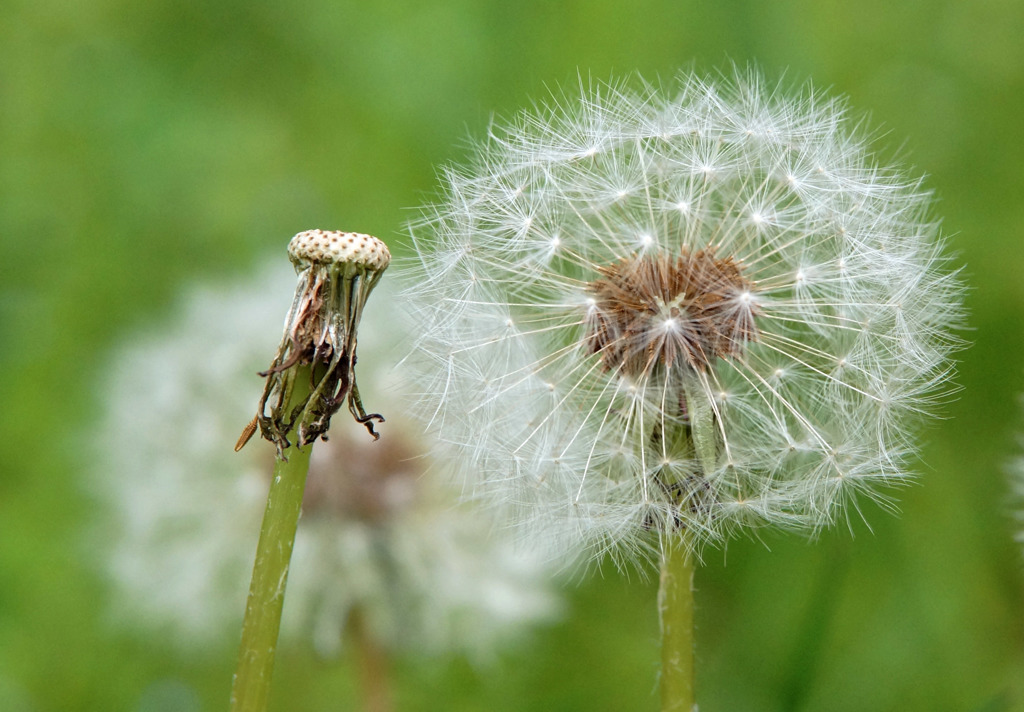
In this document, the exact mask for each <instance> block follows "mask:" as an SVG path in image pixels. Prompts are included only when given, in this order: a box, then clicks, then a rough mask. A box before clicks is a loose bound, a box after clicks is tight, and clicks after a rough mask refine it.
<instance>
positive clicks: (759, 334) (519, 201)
mask: <svg viewBox="0 0 1024 712" xmlns="http://www.w3.org/2000/svg"><path fill="white" fill-rule="evenodd" d="M446 175H447V183H446V185H445V187H444V190H445V199H444V200H443V201H441V202H440V203H439V204H437V205H434V206H432V207H430V208H428V209H427V210H426V211H425V212H424V216H423V218H422V220H420V221H419V222H416V223H414V224H413V225H412V226H411V227H410V230H411V234H412V239H413V241H414V243H415V246H416V248H417V250H418V257H417V258H416V260H415V264H414V265H413V266H412V269H411V271H412V275H411V276H410V277H408V278H407V279H408V283H409V285H410V286H409V287H408V289H407V290H406V297H407V301H408V303H409V305H410V308H411V310H412V317H413V319H412V322H413V326H412V327H411V328H412V330H413V331H414V333H415V334H416V336H417V340H418V341H417V346H416V351H415V355H414V359H413V361H416V362H418V363H419V364H420V366H421V368H422V371H423V373H424V375H425V378H426V382H427V383H428V384H429V385H430V387H428V388H427V390H426V391H425V393H424V395H423V398H422V403H421V405H422V411H423V412H424V413H425V415H426V419H427V420H428V421H429V423H430V429H431V431H432V432H433V433H434V434H435V435H436V437H437V438H439V439H441V440H443V441H446V442H448V443H450V444H452V445H454V446H456V447H458V448H461V449H462V451H463V455H464V457H466V459H467V461H468V462H469V463H470V465H469V466H467V468H466V473H467V474H466V479H467V482H468V483H469V485H468V486H469V488H470V491H471V492H472V493H473V494H475V495H479V496H482V497H485V498H491V499H494V500H495V501H497V502H502V503H511V504H512V505H513V506H514V507H515V509H516V511H517V513H518V516H519V517H520V519H521V520H522V521H523V522H524V523H525V526H524V529H525V528H534V529H542V530H544V531H548V532H552V533H553V536H565V537H568V538H571V539H574V540H576V541H580V542H582V543H584V544H587V545H589V546H591V547H592V548H593V550H594V551H597V552H603V551H613V552H630V551H639V550H644V549H645V548H646V547H647V546H648V545H649V544H650V543H651V541H652V540H654V541H656V537H652V536H650V534H651V532H655V533H657V532H662V533H664V532H666V531H679V530H684V529H685V530H687V531H688V532H689V533H690V537H689V538H690V540H691V541H693V542H694V545H695V546H701V545H704V544H707V543H716V542H721V541H723V540H725V539H727V538H728V537H730V536H732V535H734V534H737V533H739V532H742V531H745V530H749V529H750V528H753V527H758V526H764V525H779V526H782V527H785V528H788V529H806V530H811V531H814V530H817V529H819V528H821V527H824V526H828V525H830V524H832V523H833V522H835V521H837V520H838V519H841V518H843V517H845V516H848V513H849V511H850V507H851V506H852V507H857V506H858V502H859V501H861V499H862V496H864V495H866V496H867V497H869V498H873V499H875V500H877V501H879V502H881V503H883V504H885V503H887V502H888V496H887V495H886V494H885V491H884V490H885V486H886V485H891V484H893V483H899V482H901V481H904V480H905V479H906V478H907V477H908V476H909V473H908V470H907V459H908V457H909V456H910V455H911V454H912V453H913V452H914V438H913V433H914V428H913V421H916V420H917V418H916V416H918V415H921V414H923V413H927V412H929V411H931V410H932V409H933V406H934V405H935V404H936V403H937V402H938V401H939V400H941V397H942V394H943V393H948V391H949V388H950V387H949V378H950V360H949V358H950V354H951V352H952V351H953V350H954V349H955V348H957V347H958V346H959V340H958V339H957V338H956V337H955V336H954V335H953V332H954V331H955V330H956V329H957V328H958V327H959V326H960V324H961V321H962V312H961V292H962V286H961V284H960V282H959V280H958V279H957V277H956V274H955V271H953V270H950V269H949V268H948V266H947V258H946V257H945V256H944V251H943V250H944V248H943V244H942V239H941V238H940V236H939V232H938V227H937V224H936V222H935V221H934V220H932V219H930V217H929V195H928V193H927V192H926V191H924V190H923V189H922V188H921V185H920V182H919V180H917V179H914V178H909V177H907V176H905V175H903V174H902V173H901V172H899V171H898V170H896V169H893V168H888V167H884V166H881V165H879V164H877V163H876V161H875V158H874V157H873V155H872V153H871V152H870V150H869V146H868V142H867V138H866V137H865V136H864V135H863V133H862V131H861V127H860V126H859V125H858V124H857V122H856V121H854V120H851V119H850V118H849V117H848V116H847V111H846V108H845V104H844V103H843V102H842V101H840V100H835V99H826V98H822V96H821V95H820V94H819V93H818V92H814V91H811V90H810V89H808V90H806V91H804V92H802V93H799V94H797V95H796V96H787V95H786V94H785V93H784V92H782V91H780V90H778V89H772V88H771V87H769V86H766V85H765V83H764V81H763V80H762V79H761V78H760V77H759V76H758V75H757V74H756V73H754V72H749V73H745V74H744V73H739V72H738V73H737V74H736V75H735V76H734V77H732V78H728V79H724V80H722V81H719V82H713V81H708V80H705V79H701V78H698V77H695V76H692V75H689V74H684V75H681V76H680V78H679V81H678V82H677V83H676V84H674V85H673V86H671V87H664V88H663V87H653V86H648V85H644V86H641V87H640V88H639V89H632V88H629V87H628V86H627V85H626V84H612V85H600V86H591V87H589V88H588V87H582V88H581V95H580V96H578V97H563V98H561V99H558V100H556V101H555V103H554V104H553V105H552V106H549V107H547V108H546V109H544V110H543V111H541V112H536V111H535V112H533V113H524V114H522V115H520V116H519V117H517V118H515V119H514V120H512V121H511V122H510V123H509V125H508V127H507V128H506V129H504V130H501V129H498V128H493V127H492V130H491V133H490V136H489V138H488V139H487V140H486V141H485V142H484V143H483V144H482V145H481V146H480V147H479V152H478V155H477V157H476V160H475V162H474V163H473V164H472V166H471V167H470V168H467V169H464V170H460V169H452V170H449V171H448V172H447V174H446ZM507 185H515V186H517V192H516V193H515V194H510V193H509V192H508V191H507V190H505V189H504V186H507ZM523 211H528V213H529V215H530V216H531V217H532V223H531V225H530V226H528V227H527V228H526V229H525V230H524V229H521V227H522V226H521V225H519V226H517V225H513V224H510V223H509V216H515V215H519V214H521V213H522V212H523ZM555 232H557V234H558V235H559V239H560V244H559V248H558V250H557V251H552V250H551V240H550V235H551V234H553V233H555ZM407 271H409V270H407ZM469 275H472V276H473V279H472V280H471V279H469V278H468V277H469ZM506 320H509V323H510V324H512V325H514V326H508V327H506V328H495V326H494V325H495V324H498V323H500V324H505V323H506ZM543 384H553V388H544V387H541V386H542V385H543ZM695 423H703V424H710V425H711V426H712V427H711V428H705V430H706V431H707V432H706V434H705V435H704V436H698V435H696V434H695V433H696V431H697V430H698V429H700V426H699V425H697V424H695ZM702 432H704V431H702ZM701 438H703V440H701V442H704V443H708V442H710V443H711V444H712V445H713V447H711V448H709V447H707V446H701V448H697V449H700V450H701V452H702V453H704V455H703V456H702V455H701V454H699V453H698V452H697V449H695V445H694V443H695V442H697V441H698V440H700V439H701ZM708 453H711V455H712V456H711V457H709V456H708ZM666 463H671V464H670V465H668V464H666Z"/></svg>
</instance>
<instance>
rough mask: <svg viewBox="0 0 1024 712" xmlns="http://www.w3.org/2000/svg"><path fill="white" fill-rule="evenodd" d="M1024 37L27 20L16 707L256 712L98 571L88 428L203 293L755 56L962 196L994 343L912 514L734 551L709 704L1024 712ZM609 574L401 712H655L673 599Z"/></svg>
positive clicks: (17, 710)
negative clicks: (868, 127) (150, 331)
mask: <svg viewBox="0 0 1024 712" xmlns="http://www.w3.org/2000/svg"><path fill="white" fill-rule="evenodd" d="M1022 28H1024V3H1021V2H1020V0H973V1H972V2H963V1H962V0H909V1H908V2H900V3H893V2H888V1H883V0H864V1H862V2H857V3H849V2H840V1H839V0H800V1H798V2H771V3H767V2H766V3H760V2H754V0H735V1H731V2H730V1H728V0H720V1H719V2H696V1H695V0H684V1H679V0H637V1H636V2H632V3H623V2H619V3H616V2H612V1H611V0H586V1H585V2H584V1H581V0H573V1H570V2H564V3H555V2H549V1H541V0H520V1H519V2H510V3H499V2H487V1H486V0H449V1H448V2H445V3H433V4H431V3H418V2H410V1H409V0H398V1H397V2H393V3H381V4H379V5H378V4H371V3H346V2H341V3H335V2H327V1H325V0H295V1H294V2H291V3H283V2H282V3H273V2H267V1H266V0H255V1H254V2H240V1H239V0H214V1H213V2H209V3H204V4H198V3H180V2H171V1H169V0H149V1H148V2H123V1H121V2H119V1H118V0H92V1H91V2H73V1H70V0H66V1H65V2H55V1H54V0H37V1H36V2H33V3H29V2H26V1H25V0H8V2H5V3H4V4H3V7H2V8H0V408H2V410H0V425H2V428H0V436H2V446H0V447H2V450H0V710H2V711H3V712H8V711H9V712H29V711H50V710H53V711H61V712H64V711H74V710H104V711H106V710H132V711H142V710H146V711H147V712H165V711H170V710H221V709H226V702H227V697H228V691H229V687H230V679H231V673H232V670H233V663H234V660H233V654H234V650H233V649H229V650H227V651H226V652H215V651H196V653H194V654H189V655H184V654H182V653H181V652H180V651H175V650H174V649H172V647H171V646H169V645H167V644H166V643H165V641H163V640H161V639H155V638H153V637H149V638H146V637H142V636H140V635H135V634H133V633H132V632H131V631H129V630H126V629H125V628H124V627H117V626H116V625H111V622H112V619H113V618H114V617H115V612H113V611H111V610H110V608H109V606H108V605H106V604H105V600H106V598H107V584H106V583H105V582H104V581H103V580H102V578H101V577H100V576H99V575H98V574H97V573H96V572H95V571H93V570H92V568H91V567H90V566H89V564H88V556H87V553H86V552H83V551H82V541H83V538H82V531H83V528H84V527H85V526H87V525H88V524H89V522H90V521H92V520H93V518H94V505H93V504H92V503H91V502H90V501H89V499H88V497H87V496H86V494H85V488H84V487H83V485H82V478H83V476H84V462H85V457H86V456H85V454H84V452H85V448H84V443H83V442H82V436H81V433H83V432H86V431H87V426H88V423H89V422H90V419H91V418H92V417H93V415H94V413H95V412H96V410H97V408H98V407H99V405H98V398H99V397H100V396H99V394H98V392H97V381H96V380H95V377H96V374H98V373H101V372H102V371H103V369H104V367H105V363H104V357H105V354H106V353H107V352H108V349H109V348H110V347H111V346H112V345H113V344H115V343H117V342H119V341H120V340H123V339H125V338H128V337H129V336H130V334H131V333H132V332H133V330H136V329H139V328H141V327H143V326H145V325H149V324H151V323H154V322H156V323H158V322H159V321H160V320H161V319H162V318H164V317H165V315H166V314H168V313H169V312H170V310H171V308H172V307H173V305H174V301H175V299H176V297H177V295H178V294H179V292H180V290H181V289H182V288H183V286H184V285H187V284H191V283H193V282H197V281H216V280H220V279H228V278H231V277H235V276H238V275H241V274H244V273H246V272H247V271H248V270H249V269H250V268H251V267H252V266H254V265H256V264H258V263H260V262H261V261H262V260H263V259H264V258H265V257H266V255H268V254H280V255H281V259H285V257H284V245H285V244H286V241H287V239H288V238H289V237H290V236H291V235H292V234H294V233H295V232H297V231H299V230H302V229H306V228H311V227H327V228H339V229H346V230H355V231H362V232H370V233H373V234H376V235H378V236H380V237H382V238H384V239H385V240H386V241H390V242H392V243H394V242H395V240H396V237H397V236H398V234H399V233H400V231H401V226H402V224H403V222H404V221H405V220H406V219H407V218H408V217H409V216H410V213H409V212H408V211H407V210H406V208H408V207H411V206H415V205H418V204H420V203H421V202H423V201H424V200H425V199H429V198H430V196H431V195H432V194H433V191H434V190H435V187H434V186H435V178H434V171H435V167H436V166H437V165H438V164H441V163H444V162H447V161H450V160H458V159H459V158H460V157H462V156H464V155H465V152H466V146H467V143H466V141H465V138H466V136H467V135H470V134H477V135H479V134H480V133H482V132H483V131H484V130H485V128H486V124H487V121H488V120H489V118H490V117H491V116H492V115H495V114H496V115H508V114H510V113H512V112H513V111H515V110H516V109H517V108H519V107H522V106H524V105H527V104H528V103H529V102H530V100H531V99H534V98H543V97H545V96H546V95H547V94H548V92H549V91H550V90H551V88H552V87H555V86H558V85H559V84H563V83H565V82H571V81H574V80H575V78H576V76H577V73H581V74H583V75H592V76H594V77H596V78H605V77H609V76H612V75H622V74H626V73H628V72H632V71H639V72H640V73H642V74H643V75H645V76H648V77H654V76H659V75H660V76H664V77H668V76H671V75H672V74H673V73H674V72H675V70H676V69H677V68H678V67H680V66H692V67H695V68H697V69H702V70H709V71H713V70H715V69H716V68H725V67H727V66H728V64H729V62H731V61H736V62H739V63H745V62H747V61H749V60H756V61H757V62H758V63H759V65H760V66H761V67H762V68H763V70H764V71H765V72H766V74H767V75H768V76H769V77H779V76H782V75H783V73H785V76H786V77H787V78H788V79H791V80H793V81H794V82H797V83H799V82H800V81H802V80H804V79H806V78H812V79H813V80H814V81H815V83H816V84H817V85H818V86H819V87H828V88H830V89H831V90H832V91H835V92H837V93H842V94H847V95H849V96H850V98H851V100H852V104H853V105H854V106H855V107H856V108H857V109H859V110H862V111H865V112H868V113H869V114H870V118H871V123H872V125H873V126H875V127H877V128H879V129H880V134H881V136H882V138H881V140H880V144H881V146H882V148H883V151H886V150H887V151H889V153H890V155H897V156H900V157H901V158H902V159H903V160H904V161H905V162H906V163H908V164H910V165H911V166H913V167H914V170H916V171H923V172H927V173H928V174H929V176H930V178H929V180H928V184H929V186H930V187H932V188H934V189H935V191H936V194H937V196H938V198H939V202H938V205H937V212H938V213H939V214H940V215H942V216H943V218H944V229H945V231H946V232H947V234H949V235H950V236H951V241H952V244H953V246H954V248H955V249H956V250H958V251H959V253H960V256H961V259H962V261H963V262H964V263H966V265H967V272H966V274H967V278H968V279H969V281H970V282H971V284H972V286H973V290H972V292H971V293H970V295H969V297H968V305H969V308H970V310H971V312H972V316H971V319H970V322H971V326H972V331H971V332H970V333H969V334H967V337H968V338H969V339H971V340H972V341H973V342H974V345H973V346H972V348H971V349H970V350H968V351H965V352H964V353H963V354H962V356H961V366H960V375H959V377H958V380H959V383H960V384H961V385H962V386H963V391H962V393H961V394H960V395H959V397H958V399H957V400H956V402H954V403H953V404H951V405H950V406H949V407H948V408H947V414H948V416H949V418H948V419H946V420H943V421H942V422H939V423H938V424H935V425H933V426H932V427H931V428H930V429H929V430H928V431H927V433H926V436H927V438H928V441H929V443H928V445H927V447H926V448H925V450H924V453H923V457H922V460H923V464H922V465H921V467H920V470H921V472H922V477H921V480H920V483H919V484H918V485H915V486H913V487H911V488H909V489H906V490H904V491H902V492H900V493H899V499H900V503H901V509H902V512H901V514H900V515H899V516H893V515H891V514H888V513H885V512H882V511H877V510H876V509H875V508H873V507H871V506H868V507H866V511H865V518H866V519H867V520H868V521H869V522H870V524H871V528H870V529H869V528H868V527H867V526H866V525H865V524H864V523H863V522H861V521H854V522H852V524H851V530H852V535H851V531H848V530H838V531H833V532H829V533H826V534H825V535H824V536H822V537H821V539H820V540H819V541H816V542H807V541H804V540H802V539H799V538H795V537H790V536H781V535H772V534H769V535H766V536H765V538H764V541H763V542H759V541H740V542H736V543H734V544H732V545H730V547H729V548H728V551H727V552H708V555H707V561H706V566H705V567H704V568H703V569H702V570H701V571H700V572H699V574H698V588H699V593H698V606H699V611H698V626H699V630H698V636H699V650H698V666H699V668H698V676H699V681H698V685H699V697H700V706H701V710H702V712H717V711H719V710H721V711H726V710H728V711H743V712H776V711H778V712H781V711H785V710H807V711H811V710H829V711H833V712H844V711H847V710H849V711H850V712H853V711H855V710H856V711H862V710H872V711H874V710H886V711H887V710H900V711H901V712H915V711H918V710H920V711H922V712H925V711H927V712H939V711H945V710H949V711H950V712H953V711H967V712H1003V711H1009V710H1024V559H1022V557H1021V551H1020V549H1019V547H1017V546H1015V545H1014V543H1013V541H1012V535H1013V532H1014V526H1013V524H1012V523H1011V521H1010V519H1009V517H1008V516H1007V495H1006V486H1005V481H1004V478H1003V476H1002V474H1001V469H1000V468H1001V466H1002V464H1003V463H1004V462H1005V460H1006V459H1007V458H1008V457H1010V456H1012V455H1013V454H1014V453H1015V452H1016V450H1017V446H1016V444H1015V433H1016V432H1018V431H1021V430H1024V418H1022V417H1021V415H1020V413H1019V407H1018V394H1019V393H1021V392H1022V391H1024V358H1022V357H1021V354H1022V353H1024V279H1022V277H1021V275H1022V274H1024V242H1022V240H1021V235H1022V232H1024V200H1022V199H1021V191H1022V188H1024V139H1022V134H1021V125H1022V124H1021V117H1022V116H1024V43H1022V42H1021V40H1020V35H1021V30H1022ZM287 299H288V295H282V300H287ZM284 303H285V302H284V301H283V302H282V304H284ZM282 308H284V307H282ZM153 377H154V379H159V377H160V375H159V374H154V375H153ZM254 397H255V396H254ZM105 445H107V446H109V447H131V443H107V444H105ZM254 545H255V542H254ZM603 574H604V575H603V576H602V577H595V578H593V579H590V580H588V581H586V582H585V583H583V584H581V585H580V586H579V587H577V588H573V589H571V590H570V592H569V594H568V595H569V598H570V602H571V604H572V607H571V609H570V612H569V614H568V615H567V617H566V618H565V619H564V621H563V622H562V623H561V624H558V625H555V626H551V627H548V628H545V629H542V630H540V631H538V632H537V633H536V634H535V635H534V636H533V638H532V641H531V642H530V644H528V645H524V646H521V647H519V648H517V649H515V650H511V651H509V652H508V653H507V654H505V655H503V656H502V657H501V659H500V661H499V663H498V665H497V666H496V667H495V668H493V669H476V668H473V667H470V666H469V665H467V664H466V663H464V662H460V661H403V662H402V663H400V665H399V669H398V699H399V703H400V704H399V708H400V710H409V711H410V712H416V711H420V710H423V711H426V710H481V711H482V710H498V711H500V710H509V711H511V710H559V711H560V710H566V711H572V710H579V711H580V712H583V711H586V712H600V711H603V710H608V711H618V710H626V711H632V710H655V709H657V707H658V702H657V695H656V689H657V688H656V675H657V670H658V650H657V621H656V616H655V610H654V594H655V589H654V586H653V584H651V583H650V582H644V581H642V580H637V577H636V576H635V575H634V576H632V577H631V578H632V579H633V580H631V581H629V580H626V579H624V578H623V577H622V576H620V575H619V574H618V573H617V572H615V570H614V569H613V568H610V567H609V568H606V569H605V570H604V571H603ZM228 647H229V648H231V646H228ZM274 699H275V705H276V709H278V710H327V709H349V708H351V707H352V704H353V700H354V699H355V698H354V693H353V682H352V679H351V675H350V670H349V668H348V667H347V666H346V661H345V660H342V661H340V662H328V661H322V660H318V659H317V658H315V656H313V654H312V653H311V652H310V651H304V650H301V649H284V650H282V652H281V654H280V656H279V665H278V668H277V672H276V687H275V692H274Z"/></svg>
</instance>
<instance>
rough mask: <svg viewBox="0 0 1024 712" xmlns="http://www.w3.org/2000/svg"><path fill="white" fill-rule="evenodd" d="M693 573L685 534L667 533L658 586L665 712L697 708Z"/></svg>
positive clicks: (663, 707) (689, 549) (681, 711)
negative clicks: (674, 534) (672, 534)
mask: <svg viewBox="0 0 1024 712" xmlns="http://www.w3.org/2000/svg"><path fill="white" fill-rule="evenodd" d="M693 574H694V562H693V554H692V553H691V548H690V546H689V545H688V542H687V541H686V539H685V533H684V534H682V535H676V536H671V535H670V536H666V537H665V538H664V543H663V554H662V560H661V585H660V587H659V588H658V613H659V617H660V619H661V710H662V712H691V711H692V710H693V709H695V706H694V705H695V701H696V694H695V685H694V635H693V610H694V603H693Z"/></svg>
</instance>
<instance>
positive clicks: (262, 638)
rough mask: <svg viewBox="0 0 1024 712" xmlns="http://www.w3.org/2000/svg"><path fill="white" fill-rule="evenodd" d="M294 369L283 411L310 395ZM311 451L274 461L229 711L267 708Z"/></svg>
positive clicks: (304, 369) (306, 376) (298, 450)
mask: <svg viewBox="0 0 1024 712" xmlns="http://www.w3.org/2000/svg"><path fill="white" fill-rule="evenodd" d="M296 369H297V373H296V374H295V378H294V381H293V383H294V388H293V389H292V391H291V393H290V397H289V398H288V403H287V405H286V407H285V411H286V412H290V411H291V410H292V409H293V408H295V407H296V406H297V405H300V404H302V403H303V402H304V401H305V400H306V399H307V398H308V397H309V390H310V389H309V384H310V370H309V366H296ZM292 439H293V440H298V434H297V433H293V434H292ZM312 450H313V446H312V444H310V445H307V446H305V447H296V446H295V445H292V446H291V447H289V448H287V449H285V451H284V453H283V457H280V458H279V459H278V460H277V462H276V463H275V465H274V477H273V479H272V480H271V482H270V493H269V494H268V495H267V508H266V510H265V511H264V514H263V526H262V528H261V530H260V540H259V544H258V545H257V548H256V563H255V564H254V566H253V571H252V583H251V584H250V586H249V598H248V601H247V603H246V607H245V622H244V623H243V625H242V646H241V650H240V651H239V654H238V669H237V671H236V672H235V678H234V682H233V683H232V686H231V712H262V711H263V710H266V709H267V704H268V700H269V696H270V678H271V675H272V674H273V671H274V652H275V651H276V649H277V636H278V632H279V631H280V628H281V608H282V606H283V604H284V590H285V584H286V583H287V581H288V565H289V562H290V561H291V558H292V547H293V546H294V544H295V530H296V528H297V527H298V523H299V513H300V511H301V510H302V495H303V492H304V491H305V487H306V474H307V473H308V471H309V456H310V453H311V452H312Z"/></svg>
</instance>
